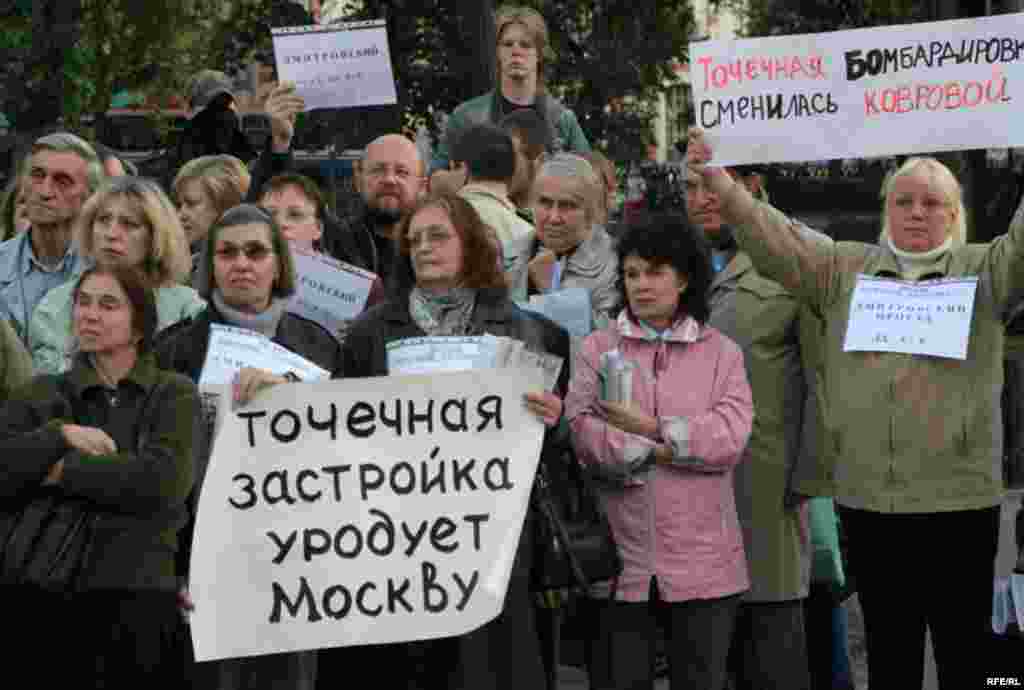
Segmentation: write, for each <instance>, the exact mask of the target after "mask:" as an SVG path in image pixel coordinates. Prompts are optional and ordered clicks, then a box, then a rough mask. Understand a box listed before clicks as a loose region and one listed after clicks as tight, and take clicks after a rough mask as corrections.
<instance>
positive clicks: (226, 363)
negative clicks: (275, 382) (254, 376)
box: [199, 323, 331, 387]
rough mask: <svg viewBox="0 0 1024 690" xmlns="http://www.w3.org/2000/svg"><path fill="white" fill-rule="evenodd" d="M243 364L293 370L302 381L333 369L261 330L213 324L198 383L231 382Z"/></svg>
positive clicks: (326, 374) (324, 376)
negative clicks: (295, 350) (266, 335)
mask: <svg viewBox="0 0 1024 690" xmlns="http://www.w3.org/2000/svg"><path fill="white" fill-rule="evenodd" d="M244 367H254V368H256V369H265V370H266V371H269V372H271V373H274V374H286V373H288V372H289V371H290V372H293V373H294V374H295V375H296V376H298V377H299V379H301V380H302V381H319V380H321V379H327V378H330V376H331V372H329V371H327V370H326V369H321V368H320V367H318V366H317V365H315V364H313V363H312V362H310V361H309V360H308V359H306V358H305V357H301V356H299V355H297V354H295V353H294V352H292V351H291V350H289V349H288V348H285V347H282V346H280V345H278V344H277V343H275V342H274V341H272V340H271V339H270V338H267V337H265V336H263V335H260V334H259V333H256V332H254V331H249V330H246V329H244V328H234V327H232V326H225V325H223V324H218V323H215V324H212V325H211V326H210V343H209V345H208V347H207V349H206V360H205V361H204V362H203V371H202V373H200V375H199V385H200V386H201V387H202V386H215V385H221V384H228V383H231V380H232V379H233V378H234V376H235V374H237V373H238V371H239V370H240V369H242V368H244Z"/></svg>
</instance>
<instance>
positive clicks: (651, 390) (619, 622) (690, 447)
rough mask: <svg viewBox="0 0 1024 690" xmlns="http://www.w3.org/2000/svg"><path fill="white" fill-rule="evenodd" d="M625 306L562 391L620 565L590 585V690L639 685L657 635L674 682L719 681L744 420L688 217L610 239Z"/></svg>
mask: <svg viewBox="0 0 1024 690" xmlns="http://www.w3.org/2000/svg"><path fill="white" fill-rule="evenodd" d="M618 263H619V274H620V276H621V283H622V288H623V290H622V291H623V293H624V297H625V300H624V302H625V306H624V308H623V309H622V311H621V312H620V313H619V316H618V319H617V320H616V322H615V323H614V324H613V325H612V326H611V327H609V328H607V329H605V330H602V331H598V332H596V333H594V334H592V335H591V336H589V337H588V338H587V339H586V340H585V341H584V343H583V348H582V351H581V352H580V355H579V357H578V358H577V360H576V364H575V366H574V367H573V378H572V381H571V383H570V386H569V394H568V396H567V398H566V401H565V404H566V414H567V416H568V419H569V420H570V423H571V426H572V431H573V441H574V445H575V447H576V452H577V454H578V457H579V458H580V460H581V461H582V462H583V463H585V464H586V465H588V466H589V467H590V468H591V469H592V470H594V473H595V475H596V476H597V477H598V478H599V479H601V480H603V481H602V482H601V486H602V498H603V502H604V505H605V508H606V509H607V511H608V515H609V518H610V520H611V524H612V528H613V530H614V533H615V539H616V542H617V543H618V545H619V551H620V553H621V554H622V558H623V561H624V563H625V568H624V570H623V573H622V575H621V576H620V577H619V578H618V580H617V581H616V582H615V583H614V584H612V585H611V587H610V588H609V587H607V586H606V587H605V588H604V589H603V591H602V592H600V593H599V594H601V595H603V596H605V597H607V596H609V594H610V595H611V596H612V597H613V598H614V601H612V602H609V603H608V605H604V604H599V605H598V606H597V607H596V609H597V621H596V623H597V625H596V628H595V635H596V639H594V640H592V645H593V646H592V648H591V652H590V654H589V656H590V657H591V658H590V663H589V667H590V668H589V669H588V670H589V672H590V676H591V687H592V688H595V690H596V689H601V690H606V689H607V690H611V689H614V690H640V689H643V690H650V689H651V688H653V687H654V678H653V668H654V640H655V639H656V637H657V635H656V632H657V627H658V625H660V626H661V627H662V628H664V630H665V632H666V638H667V639H666V652H667V656H668V661H669V677H670V680H671V687H672V688H673V690H679V689H681V688H704V689H707V690H717V689H719V688H722V687H724V684H725V680H726V664H725V661H726V654H727V652H728V649H729V643H730V638H731V635H732V629H733V619H734V615H735V612H736V607H737V605H738V603H739V595H740V594H741V593H742V592H744V591H745V590H746V589H747V587H748V580H747V566H746V561H745V557H744V552H743V538H742V535H741V532H740V525H739V522H738V520H737V517H736V508H735V504H734V499H733V486H732V471H733V468H734V467H735V466H736V464H737V463H738V462H739V460H740V457H741V454H742V451H743V448H744V446H745V445H746V442H747V437H748V436H749V435H750V429H751V423H752V418H753V403H752V401H751V395H750V387H749V385H748V384H747V377H746V372H745V370H744V368H743V355H742V354H741V352H740V349H739V347H738V346H737V345H736V344H735V343H733V342H732V341H731V340H729V339H728V338H726V337H725V336H723V335H722V334H721V333H719V332H718V331H717V330H715V329H713V328H710V327H708V326H706V325H705V323H706V321H707V318H708V313H709V309H708V304H707V297H706V295H707V288H708V285H709V283H710V279H711V269H710V265H709V263H708V256H707V251H706V249H705V248H704V245H703V243H702V241H701V240H700V239H699V238H698V236H697V234H696V232H695V231H694V230H693V229H692V228H691V227H690V225H689V224H688V223H687V221H686V220H685V219H683V218H682V217H678V216H666V217H662V218H659V219H654V220H652V221H650V222H649V223H647V224H645V225H642V226H637V227H634V228H632V229H631V230H630V231H629V232H628V233H627V234H626V235H625V236H624V237H623V238H622V240H621V241H620V243H619V247H618Z"/></svg>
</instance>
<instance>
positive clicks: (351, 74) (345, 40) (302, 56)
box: [271, 19, 398, 110]
mask: <svg viewBox="0 0 1024 690" xmlns="http://www.w3.org/2000/svg"><path fill="white" fill-rule="evenodd" d="M271 31H272V33H273V40H274V58H275V60H276V62H277V74H278V77H279V78H280V79H281V80H282V81H293V82H295V87H296V89H295V90H296V92H297V93H298V94H299V95H300V96H302V97H303V98H304V99H306V109H307V110H314V109H316V108H354V107H358V106H364V105H390V104H393V103H396V102H397V100H398V97H397V94H396V92H395V78H394V73H393V71H392V69H391V54H390V51H389V50H388V33H387V24H386V22H385V21H384V20H382V19H381V20H375V21H368V22H349V23H346V24H329V25H327V26H290V27H282V28H277V29H272V30H271Z"/></svg>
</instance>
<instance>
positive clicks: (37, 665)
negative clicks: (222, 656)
mask: <svg viewBox="0 0 1024 690" xmlns="http://www.w3.org/2000/svg"><path fill="white" fill-rule="evenodd" d="M72 302H73V307H72V318H71V322H70V323H69V326H70V327H71V328H72V329H73V330H74V334H75V338H76V339H77V340H78V343H79V351H78V354H77V356H76V358H75V361H74V364H73V366H72V367H71V369H70V370H69V371H68V372H66V373H64V374H59V375H56V376H54V375H40V376H37V377H36V378H34V379H33V380H32V381H31V382H30V383H28V384H27V385H25V386H23V387H21V388H19V389H18V390H17V391H15V392H14V393H13V394H12V395H11V397H10V398H9V399H8V400H7V402H6V404H5V405H4V406H3V408H2V409H0V453H2V454H3V457H4V458H5V461H4V465H3V467H4V469H3V473H2V481H0V499H2V502H3V510H2V513H3V514H2V515H0V525H2V534H3V537H2V549H3V557H2V559H0V563H2V571H3V579H4V584H5V587H4V595H5V596H4V608H5V618H6V620H7V621H8V623H10V624H11V625H12V626H13V627H12V631H13V632H14V633H15V634H13V635H12V636H11V637H10V638H8V641H7V644H6V645H5V646H6V649H5V661H6V664H5V665H6V671H7V672H8V673H10V674H14V675H12V677H31V678H32V679H33V680H32V681H31V683H32V684H33V685H39V686H42V687H89V688H100V687H102V688H142V687H155V686H162V687H185V686H186V680H185V677H184V669H185V648H184V645H183V641H184V639H183V638H184V636H183V635H182V634H181V631H182V628H181V618H180V615H179V612H178V603H177V596H176V591H177V588H178V579H177V577H176V575H175V568H174V558H175V551H176V550H177V544H178V532H179V530H181V528H182V526H183V525H184V524H185V521H186V519H187V514H188V512H187V509H186V503H185V501H186V497H187V496H188V494H189V491H190V490H191V489H192V483H193V467H194V463H195V459H194V456H193V451H194V447H195V443H194V441H195V439H194V436H195V426H196V422H197V421H198V419H199V414H200V402H199V394H198V392H197V391H196V387H195V385H194V384H193V383H192V382H191V381H189V380H188V379H186V378H185V377H183V376H179V375H178V374H174V373H170V372H167V371H162V370H160V369H158V368H157V365H156V361H155V360H154V358H153V355H152V354H151V353H150V347H151V344H152V341H153V336H154V333H155V331H156V323H157V314H156V312H157V308H156V303H155V301H154V297H153V294H152V292H151V290H150V289H149V287H148V286H147V284H146V280H145V278H144V277H140V276H138V275H137V274H136V273H134V272H130V271H129V269H123V268H109V267H98V268H91V269H89V270H87V271H86V272H85V273H84V274H83V275H82V277H81V279H79V280H77V281H76V282H75V285H74V290H73V295H72Z"/></svg>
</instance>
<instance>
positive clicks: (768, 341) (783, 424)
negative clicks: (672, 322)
mask: <svg viewBox="0 0 1024 690" xmlns="http://www.w3.org/2000/svg"><path fill="white" fill-rule="evenodd" d="M709 301H710V305H711V318H710V320H709V321H708V323H709V325H711V326H713V327H715V328H717V329H718V330H720V331H721V332H722V333H724V334H725V335H727V336H728V337H729V338H731V339H732V340H734V341H735V342H736V343H737V344H738V345H739V346H740V348H741V349H742V350H743V358H744V363H745V365H746V369H747V376H748V378H749V379H750V389H751V392H752V393H753V399H754V427H753V431H752V433H751V435H750V441H749V442H748V443H747V448H746V450H745V451H744V455H743V461H742V462H740V464H739V465H738V466H737V467H736V470H735V473H734V483H735V492H736V512H737V514H738V515H739V518H740V524H741V525H742V527H743V543H744V547H745V549H746V555H747V566H748V568H749V570H750V590H749V591H748V592H747V594H746V595H745V599H746V600H747V601H758V602H767V601H789V600H793V599H799V598H802V597H805V596H807V589H808V585H809V582H810V552H809V550H808V545H807V544H805V543H803V541H802V540H801V537H800V516H799V512H798V511H799V509H798V507H797V506H796V505H794V501H792V500H789V499H790V497H791V496H792V491H793V487H792V485H791V484H792V481H793V478H794V476H795V473H796V471H797V468H798V461H799V459H800V458H801V455H802V452H803V448H802V445H803V440H804V437H805V436H804V432H803V426H804V424H805V418H804V417H805V415H804V411H805V400H806V397H807V385H806V381H805V377H804V371H803V363H802V361H801V354H800V348H801V342H800V328H799V326H800V318H801V311H802V310H801V308H800V303H799V301H797V300H796V299H795V298H794V297H793V296H792V295H791V294H789V293H788V292H787V291H786V290H785V289H784V288H783V287H782V286H781V285H779V284H778V283H773V282H772V281H770V280H765V279H764V278H762V277H761V276H759V275H758V274H757V272H756V271H754V267H753V265H752V264H751V263H750V258H749V257H748V256H747V255H746V254H744V253H742V252H740V253H738V254H736V256H734V257H733V259H732V260H731V261H730V262H729V264H728V265H727V266H726V267H725V268H724V269H723V270H722V271H721V272H720V273H718V274H717V275H716V276H715V277H714V280H713V281H712V283H711V290H710V294H709Z"/></svg>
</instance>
